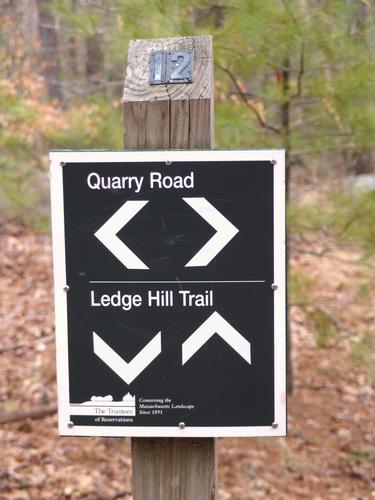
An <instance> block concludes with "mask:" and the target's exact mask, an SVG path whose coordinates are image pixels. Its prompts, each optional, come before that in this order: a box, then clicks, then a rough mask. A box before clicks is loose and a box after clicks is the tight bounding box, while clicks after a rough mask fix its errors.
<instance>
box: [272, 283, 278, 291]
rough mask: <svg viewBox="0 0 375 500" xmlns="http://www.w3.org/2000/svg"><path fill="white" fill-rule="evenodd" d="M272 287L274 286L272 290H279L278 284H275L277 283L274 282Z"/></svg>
mask: <svg viewBox="0 0 375 500" xmlns="http://www.w3.org/2000/svg"><path fill="white" fill-rule="evenodd" d="M271 288H272V290H277V289H278V288H279V287H278V286H277V285H275V283H272V285H271Z"/></svg>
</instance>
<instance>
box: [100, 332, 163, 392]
mask: <svg viewBox="0 0 375 500" xmlns="http://www.w3.org/2000/svg"><path fill="white" fill-rule="evenodd" d="M92 336H93V341H94V353H95V354H96V355H97V356H98V357H99V358H100V359H101V360H102V361H104V363H105V364H106V365H107V366H109V368H111V370H113V371H114V372H115V373H116V375H118V376H119V377H120V378H122V380H123V381H124V382H126V383H127V384H131V382H133V380H134V379H136V378H137V377H138V375H139V374H140V373H142V372H143V370H144V369H145V368H146V367H147V366H148V365H149V364H150V363H151V362H152V361H153V360H154V359H155V358H156V357H157V356H158V355H159V354H160V353H161V332H159V333H158V334H156V335H155V337H154V338H153V339H152V340H150V342H149V343H148V344H147V345H146V346H145V347H144V348H143V349H142V350H141V351H140V352H139V353H138V354H137V355H136V356H135V357H134V358H133V359H132V360H131V361H129V363H127V362H126V361H124V360H123V359H122V357H121V356H119V355H118V354H117V352H115V351H114V350H113V349H112V347H110V346H109V345H108V344H107V343H106V342H104V340H103V339H101V338H100V337H99V335H97V334H96V333H95V332H92Z"/></svg>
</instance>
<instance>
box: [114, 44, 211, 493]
mask: <svg viewBox="0 0 375 500" xmlns="http://www.w3.org/2000/svg"><path fill="white" fill-rule="evenodd" d="M171 51H192V52H193V57H194V65H193V74H192V82H190V83H180V84H178V85H176V84H174V83H171V84H160V85H151V84H150V67H151V66H150V59H151V54H152V53H155V52H171ZM161 69H162V68H160V70H161ZM123 106H124V123H125V148H127V149H209V148H212V147H213V140H214V139H213V137H214V117H213V106H214V98H213V57H212V38H211V37H210V36H200V37H184V38H166V39H157V40H133V41H131V42H130V44H129V53H128V66H127V71H126V79H125V88H124V97H123ZM216 451H217V450H216V439H214V438H132V459H133V495H134V499H135V500H177V499H178V500H185V499H186V500H190V499H191V500H192V499H194V500H200V499H202V500H208V499H214V498H216V482H217V466H216Z"/></svg>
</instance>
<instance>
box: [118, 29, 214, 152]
mask: <svg viewBox="0 0 375 500" xmlns="http://www.w3.org/2000/svg"><path fill="white" fill-rule="evenodd" d="M169 50H193V51H194V65H193V81H192V83H184V84H169V85H150V84H149V77H150V75H149V71H150V54H151V53H152V52H156V51H169ZM212 101H213V58H212V37H210V36H203V37H182V38H161V39H155V40H133V41H131V42H130V44H129V54H128V66H127V71H126V78H125V86H124V95H123V110H124V125H125V143H126V147H127V148H131V149H133V148H140V149H145V148H155V149H156V148H159V149H160V148H165V149H188V148H201V149H207V148H211V147H212V146H213V135H212V131H213V106H212V105H211V103H212ZM146 103H147V106H146ZM161 124H162V128H161ZM203 130H204V131H205V132H204V133H202V131H203ZM207 130H209V134H207ZM160 135H161V136H160Z"/></svg>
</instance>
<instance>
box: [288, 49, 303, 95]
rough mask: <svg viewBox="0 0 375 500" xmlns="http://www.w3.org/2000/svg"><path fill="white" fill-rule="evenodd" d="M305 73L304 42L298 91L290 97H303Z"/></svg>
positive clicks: (300, 56)
mask: <svg viewBox="0 0 375 500" xmlns="http://www.w3.org/2000/svg"><path fill="white" fill-rule="evenodd" d="M304 74H305V46H304V44H303V43H302V45H301V52H300V55H299V70H298V76H297V92H296V93H295V94H293V95H292V96H291V97H290V98H291V99H296V98H298V97H301V95H302V79H303V75H304Z"/></svg>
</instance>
